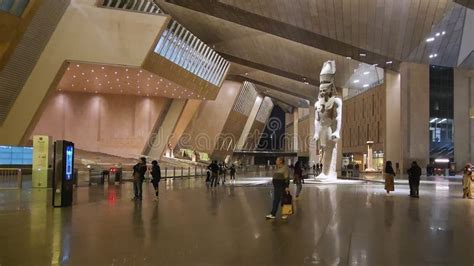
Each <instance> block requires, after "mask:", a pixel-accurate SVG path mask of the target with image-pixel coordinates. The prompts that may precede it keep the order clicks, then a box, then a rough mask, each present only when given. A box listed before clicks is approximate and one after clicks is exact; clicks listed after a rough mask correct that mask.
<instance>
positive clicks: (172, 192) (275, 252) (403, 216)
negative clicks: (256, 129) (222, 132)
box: [0, 178, 474, 266]
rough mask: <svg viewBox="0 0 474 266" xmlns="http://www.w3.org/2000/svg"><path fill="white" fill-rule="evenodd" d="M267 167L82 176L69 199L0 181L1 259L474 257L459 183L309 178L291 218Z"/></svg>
mask: <svg viewBox="0 0 474 266" xmlns="http://www.w3.org/2000/svg"><path fill="white" fill-rule="evenodd" d="M268 183H269V179H265V178H257V179H250V178H249V179H245V178H242V179H239V182H238V183H237V184H236V185H235V186H232V185H226V186H220V187H218V188H215V189H208V188H206V186H205V184H203V179H185V180H176V181H171V180H169V181H165V182H162V184H161V188H160V189H161V191H160V193H161V196H160V201H159V202H158V203H156V202H153V201H151V197H152V187H151V185H149V184H148V185H147V186H145V192H146V193H145V196H144V197H145V198H144V200H143V202H142V203H135V202H132V201H130V196H131V184H130V183H126V184H124V185H122V186H113V185H112V186H107V185H105V186H103V187H100V186H93V187H91V188H88V187H81V188H78V189H77V191H76V193H75V203H74V206H73V207H72V208H64V209H52V208H50V207H49V206H48V205H47V204H46V203H45V202H47V201H48V200H49V193H50V191H45V190H29V189H25V190H24V191H22V192H17V191H0V265H2V266H4V265H474V252H473V247H474V200H463V199H462V198H461V197H460V194H461V193H460V191H461V187H460V185H459V184H450V183H441V184H427V185H424V186H423V187H422V188H421V191H420V193H421V198H420V199H412V198H410V197H408V196H407V194H408V188H407V186H406V185H397V187H396V191H395V193H394V194H393V195H391V196H386V195H385V193H384V191H383V185H381V184H378V183H366V182H357V181H352V182H345V183H343V184H337V185H330V184H329V185H316V184H307V185H305V186H304V188H303V194H302V196H301V199H300V200H299V201H297V202H296V204H295V205H296V214H295V215H293V216H292V217H290V219H289V220H288V221H283V220H281V219H276V220H265V218H264V216H265V215H266V214H267V213H268V212H269V210H270V201H271V188H270V187H269V186H268V185H267V184H268Z"/></svg>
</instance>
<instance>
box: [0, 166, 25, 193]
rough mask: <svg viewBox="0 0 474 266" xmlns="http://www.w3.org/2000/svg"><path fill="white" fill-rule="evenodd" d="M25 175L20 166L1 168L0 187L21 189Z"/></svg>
mask: <svg viewBox="0 0 474 266" xmlns="http://www.w3.org/2000/svg"><path fill="white" fill-rule="evenodd" d="M22 184H23V175H22V173H21V169H19V168H0V189H21V187H22Z"/></svg>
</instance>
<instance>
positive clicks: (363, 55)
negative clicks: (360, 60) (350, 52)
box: [359, 53, 367, 57]
mask: <svg viewBox="0 0 474 266" xmlns="http://www.w3.org/2000/svg"><path fill="white" fill-rule="evenodd" d="M359 55H360V56H362V57H364V56H367V55H366V54H363V53H362V54H359Z"/></svg>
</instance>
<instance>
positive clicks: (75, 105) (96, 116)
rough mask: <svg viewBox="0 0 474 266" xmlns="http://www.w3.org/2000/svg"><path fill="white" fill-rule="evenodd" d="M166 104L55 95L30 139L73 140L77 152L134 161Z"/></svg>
mask: <svg viewBox="0 0 474 266" xmlns="http://www.w3.org/2000/svg"><path fill="white" fill-rule="evenodd" d="M167 101H169V99H166V98H160V97H138V96H131V95H127V96H122V95H113V94H108V95H102V94H89V93H74V92H60V93H55V94H54V95H53V96H52V97H51V98H50V99H49V100H48V102H47V104H46V108H45V109H44V112H43V113H42V115H41V117H40V119H39V121H38V123H37V125H36V127H35V128H34V130H33V132H32V135H31V137H30V139H31V138H32V137H33V135H48V136H52V137H53V139H54V140H57V139H67V140H70V141H72V142H74V143H75V146H76V148H78V149H82V150H87V151H92V152H101V153H107V154H112V155H118V156H124V157H133V158H134V157H137V156H138V155H140V154H142V150H143V147H144V146H145V145H146V142H147V140H148V138H149V136H150V133H151V131H152V129H153V127H154V125H155V121H156V120H157V118H158V117H159V116H160V114H161V113H162V112H163V111H164V110H165V106H166V104H167Z"/></svg>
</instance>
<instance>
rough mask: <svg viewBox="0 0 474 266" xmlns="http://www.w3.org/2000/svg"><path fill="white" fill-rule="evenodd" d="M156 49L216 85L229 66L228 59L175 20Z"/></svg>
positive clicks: (156, 51)
mask: <svg viewBox="0 0 474 266" xmlns="http://www.w3.org/2000/svg"><path fill="white" fill-rule="evenodd" d="M154 51H155V53H157V54H159V55H161V56H163V57H164V58H166V59H168V60H169V61H171V62H173V63H175V64H177V65H179V66H180V67H182V68H184V69H186V70H187V71H189V72H191V73H193V74H194V75H196V76H198V77H200V78H202V79H204V80H206V81H207V82H209V83H211V84H213V85H216V86H220V84H221V83H222V81H223V79H224V76H225V74H226V72H227V69H228V68H229V62H228V61H227V60H225V59H224V58H223V57H222V56H220V55H219V54H218V53H216V52H215V51H214V50H213V49H212V48H211V47H209V46H208V45H207V44H205V43H203V42H202V41H201V40H199V38H197V37H196V36H195V35H194V34H192V33H191V32H190V31H188V30H187V29H186V28H184V27H183V26H182V25H180V24H179V23H178V22H176V21H174V20H173V21H172V22H171V23H170V24H169V25H168V27H167V29H166V30H165V31H164V33H163V35H162V36H161V38H160V40H159V41H158V44H157V45H156V47H155V50H154Z"/></svg>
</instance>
